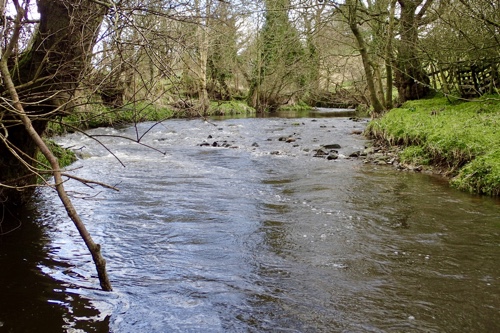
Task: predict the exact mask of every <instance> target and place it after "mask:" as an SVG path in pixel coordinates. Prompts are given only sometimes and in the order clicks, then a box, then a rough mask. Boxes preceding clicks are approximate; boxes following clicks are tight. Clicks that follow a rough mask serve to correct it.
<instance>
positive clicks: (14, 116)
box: [0, 0, 106, 205]
mask: <svg viewBox="0 0 500 333" xmlns="http://www.w3.org/2000/svg"><path fill="white" fill-rule="evenodd" d="M37 3H38V11H39V13H40V23H39V25H38V28H37V30H36V32H35V33H34V36H33V37H32V40H31V42H30V47H29V49H27V50H25V51H24V52H23V53H22V54H12V55H11V57H10V59H9V62H8V64H9V72H10V74H11V77H12V80H13V83H14V85H15V89H16V91H17V93H18V94H19V99H20V101H21V102H22V104H23V108H24V110H25V111H26V114H27V115H28V116H29V118H30V120H31V122H32V125H33V129H34V130H35V131H36V132H37V134H38V135H41V134H42V133H43V131H44V130H45V128H46V126H47V123H48V121H49V120H50V119H51V118H53V117H55V116H57V115H60V114H62V113H67V112H70V101H71V99H72V97H73V94H74V92H75V89H76V88H77V86H78V83H79V82H80V79H81V78H82V76H83V75H84V73H85V71H86V70H87V69H88V65H89V63H90V57H91V55H92V47H93V46H94V44H95V40H96V35H97V32H98V30H99V27H100V24H101V22H102V20H103V18H104V14H105V11H106V8H105V7H103V6H102V5H100V4H97V2H93V1H83V0H39V1H38V2H37ZM20 24H22V22H20ZM10 37H12V36H9V38H10ZM4 38H5V36H4ZM0 94H2V96H5V95H7V94H8V92H7V91H6V87H5V82H2V85H1V86H0ZM4 101H5V100H4ZM37 149H38V148H37V145H36V144H35V142H34V141H33V140H32V138H31V137H30V135H29V134H28V132H27V131H26V128H25V126H24V124H23V122H22V121H21V117H20V115H19V113H18V112H17V111H16V110H15V108H13V107H12V105H11V103H5V102H3V103H2V104H0V202H4V203H12V204H18V205H20V204H23V203H24V202H26V201H27V200H28V199H29V198H30V197H31V195H32V193H33V189H34V186H33V185H34V184H35V183H36V180H37V179H36V178H37V176H36V174H37V173H36V170H35V169H36V167H37V165H36V161H35V156H36V152H37ZM34 168H35V169H34Z"/></svg>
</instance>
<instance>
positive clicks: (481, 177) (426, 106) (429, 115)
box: [366, 96, 500, 196]
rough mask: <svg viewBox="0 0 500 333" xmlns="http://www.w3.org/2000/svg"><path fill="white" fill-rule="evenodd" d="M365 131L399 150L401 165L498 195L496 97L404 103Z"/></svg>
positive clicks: (499, 109) (499, 108) (499, 114)
mask: <svg viewBox="0 0 500 333" xmlns="http://www.w3.org/2000/svg"><path fill="white" fill-rule="evenodd" d="M366 133H367V134H368V135H369V136H370V137H372V138H374V139H377V140H382V141H383V142H385V143H388V144H390V145H401V146H403V147H405V149H403V150H402V151H401V153H400V160H401V162H403V163H407V164H413V165H423V166H434V167H439V168H440V169H441V170H444V171H445V173H446V175H447V176H449V177H450V183H451V185H452V186H454V187H456V188H459V189H461V190H464V191H468V192H471V193H479V194H486V195H491V196H499V195H500V97H499V96H487V97H483V98H481V99H478V100H476V101H471V102H461V101H451V100H449V99H447V98H444V97H439V98H433V99H426V100H419V101H409V102H407V103H405V104H404V105H403V106H401V107H400V108H397V109H393V110H391V111H390V112H388V113H387V114H386V115H384V116H383V117H382V118H381V119H377V120H374V121H372V122H371V123H370V124H369V125H368V127H367V130H366Z"/></svg>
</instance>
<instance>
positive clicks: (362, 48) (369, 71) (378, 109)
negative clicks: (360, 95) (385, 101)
mask: <svg viewBox="0 0 500 333" xmlns="http://www.w3.org/2000/svg"><path fill="white" fill-rule="evenodd" d="M346 4H348V6H349V8H348V9H349V14H348V19H349V27H350V28H351V31H352V33H353V35H354V37H355V38H356V41H357V43H358V48H359V54H360V55H361V61H362V62H363V69H364V71H365V75H366V85H367V87H368V93H369V94H370V103H371V106H372V107H373V114H372V116H373V117H378V116H380V115H381V114H382V113H383V112H384V106H383V105H382V103H381V102H380V100H379V98H378V96H377V90H376V86H375V76H374V74H373V68H372V66H371V64H370V62H371V61H370V54H369V53H368V50H367V47H366V42H365V40H364V39H363V36H362V34H361V31H360V30H359V27H358V23H357V21H356V20H357V16H356V15H357V6H358V3H357V0H355V1H347V2H346Z"/></svg>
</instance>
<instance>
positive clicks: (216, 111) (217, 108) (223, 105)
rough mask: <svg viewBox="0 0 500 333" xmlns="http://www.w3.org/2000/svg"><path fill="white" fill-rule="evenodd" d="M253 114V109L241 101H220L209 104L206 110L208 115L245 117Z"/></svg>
mask: <svg viewBox="0 0 500 333" xmlns="http://www.w3.org/2000/svg"><path fill="white" fill-rule="evenodd" d="M253 113H255V109H254V108H252V107H250V106H248V104H247V103H246V102H242V101H236V100H233V101H221V102H213V101H212V102H210V107H209V109H208V114H209V115H215V116H224V115H247V114H253Z"/></svg>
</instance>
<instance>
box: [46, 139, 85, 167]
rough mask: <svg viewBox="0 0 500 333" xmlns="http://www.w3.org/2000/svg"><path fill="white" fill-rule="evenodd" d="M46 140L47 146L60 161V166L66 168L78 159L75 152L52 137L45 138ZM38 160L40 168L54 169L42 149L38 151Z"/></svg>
mask: <svg viewBox="0 0 500 333" xmlns="http://www.w3.org/2000/svg"><path fill="white" fill-rule="evenodd" d="M44 142H45V144H46V145H47V147H49V148H50V150H51V151H52V154H54V156H55V157H56V158H57V160H58V161H59V166H60V167H61V168H64V167H66V166H68V165H70V164H72V163H74V162H75V161H76V160H77V157H76V155H75V153H74V152H73V151H72V150H71V149H65V148H63V147H61V146H59V145H58V144H57V143H55V142H54V141H52V140H50V139H44ZM36 160H37V161H38V165H39V168H40V169H42V170H45V171H50V170H52V168H51V167H50V163H49V161H47V158H45V156H44V155H43V154H42V153H41V152H40V151H38V153H37V155H36Z"/></svg>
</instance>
